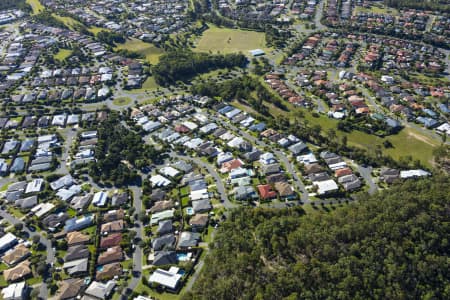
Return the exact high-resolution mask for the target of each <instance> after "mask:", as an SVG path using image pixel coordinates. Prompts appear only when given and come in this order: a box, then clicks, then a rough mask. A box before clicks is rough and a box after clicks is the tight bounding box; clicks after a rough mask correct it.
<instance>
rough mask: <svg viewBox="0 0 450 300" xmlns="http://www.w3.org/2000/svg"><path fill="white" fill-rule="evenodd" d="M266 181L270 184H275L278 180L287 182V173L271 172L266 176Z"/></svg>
mask: <svg viewBox="0 0 450 300" xmlns="http://www.w3.org/2000/svg"><path fill="white" fill-rule="evenodd" d="M266 181H267V183H269V184H273V183H276V182H285V181H286V175H285V174H284V173H275V174H271V175H269V176H267V177H266Z"/></svg>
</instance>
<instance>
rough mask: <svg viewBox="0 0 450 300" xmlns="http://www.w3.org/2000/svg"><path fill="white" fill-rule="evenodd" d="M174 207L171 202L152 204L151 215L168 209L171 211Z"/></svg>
mask: <svg viewBox="0 0 450 300" xmlns="http://www.w3.org/2000/svg"><path fill="white" fill-rule="evenodd" d="M173 207H174V204H173V201H172V200H167V201H158V202H155V203H154V204H153V206H152V207H151V208H150V212H151V213H158V212H162V211H165V210H168V209H171V208H173Z"/></svg>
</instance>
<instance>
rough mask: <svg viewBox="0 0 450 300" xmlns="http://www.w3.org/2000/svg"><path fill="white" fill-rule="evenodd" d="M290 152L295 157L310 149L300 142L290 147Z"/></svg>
mask: <svg viewBox="0 0 450 300" xmlns="http://www.w3.org/2000/svg"><path fill="white" fill-rule="evenodd" d="M288 149H289V151H291V152H292V154H293V155H298V154H300V153H301V152H303V151H305V150H306V149H308V146H307V145H306V144H305V143H303V142H298V143H296V144H294V145H291V146H289V147H288Z"/></svg>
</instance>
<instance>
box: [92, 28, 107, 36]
mask: <svg viewBox="0 0 450 300" xmlns="http://www.w3.org/2000/svg"><path fill="white" fill-rule="evenodd" d="M88 31H89V32H91V33H93V34H94V35H97V34H98V33H99V32H100V31H109V29H107V28H102V27H97V26H92V27H89V28H88Z"/></svg>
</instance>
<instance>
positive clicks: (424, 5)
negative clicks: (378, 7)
mask: <svg viewBox="0 0 450 300" xmlns="http://www.w3.org/2000/svg"><path fill="white" fill-rule="evenodd" d="M384 3H385V4H386V5H388V6H391V7H395V8H398V9H400V8H403V9H404V8H414V9H425V10H437V11H442V12H450V4H449V2H448V1H447V0H428V1H424V0H384Z"/></svg>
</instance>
